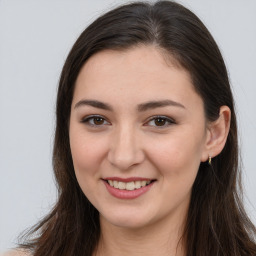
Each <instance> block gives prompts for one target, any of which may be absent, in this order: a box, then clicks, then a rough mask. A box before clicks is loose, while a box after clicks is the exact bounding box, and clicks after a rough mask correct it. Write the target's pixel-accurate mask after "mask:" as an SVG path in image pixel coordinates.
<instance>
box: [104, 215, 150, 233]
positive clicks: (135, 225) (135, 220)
mask: <svg viewBox="0 0 256 256" xmlns="http://www.w3.org/2000/svg"><path fill="white" fill-rule="evenodd" d="M100 219H101V222H102V221H103V222H104V223H108V224H111V225H114V226H116V227H120V228H127V229H139V228H143V227H145V226H147V225H148V224H149V223H150V220H148V217H146V216H145V215H143V214H140V215H139V216H136V214H134V213H126V214H124V213H122V214H113V213H112V214H107V215H104V216H103V215H101V214H100Z"/></svg>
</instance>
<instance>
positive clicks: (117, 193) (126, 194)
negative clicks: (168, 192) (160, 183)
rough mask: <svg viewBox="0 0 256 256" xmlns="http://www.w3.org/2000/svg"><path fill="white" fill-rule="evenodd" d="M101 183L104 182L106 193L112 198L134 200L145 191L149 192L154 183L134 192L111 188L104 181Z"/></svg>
mask: <svg viewBox="0 0 256 256" xmlns="http://www.w3.org/2000/svg"><path fill="white" fill-rule="evenodd" d="M103 182H104V184H105V186H106V188H107V190H108V192H109V193H110V194H111V195H112V196H114V197H116V198H119V199H135V198H137V197H139V196H141V195H143V194H145V193H146V192H147V191H149V190H150V189H151V188H152V186H153V184H154V183H155V182H152V183H150V184H149V185H147V186H145V187H141V188H138V189H135V190H124V189H118V188H114V187H111V186H110V185H109V184H108V182H106V181H103Z"/></svg>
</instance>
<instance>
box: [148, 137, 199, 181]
mask: <svg viewBox="0 0 256 256" xmlns="http://www.w3.org/2000/svg"><path fill="white" fill-rule="evenodd" d="M154 145H155V147H154V149H153V150H152V152H150V153H149V154H151V156H152V161H153V163H154V165H155V166H156V168H157V169H158V170H159V172H160V173H161V174H162V175H163V176H164V177H166V178H167V177H170V178H171V179H170V180H171V181H174V180H175V182H178V181H179V182H181V183H183V182H186V180H191V179H192V180H194V178H195V176H196V174H197V171H198V168H199V165H200V157H201V148H202V146H201V141H200V140H199V139H196V138H191V136H185V134H182V136H178V135H177V136H172V137H170V138H167V139H164V140H163V141H162V142H161V143H154Z"/></svg>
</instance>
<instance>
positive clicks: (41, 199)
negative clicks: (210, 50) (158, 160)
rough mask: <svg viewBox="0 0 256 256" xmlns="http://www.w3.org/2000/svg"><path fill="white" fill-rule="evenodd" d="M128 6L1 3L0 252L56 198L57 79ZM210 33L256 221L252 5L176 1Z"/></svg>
mask: <svg viewBox="0 0 256 256" xmlns="http://www.w3.org/2000/svg"><path fill="white" fill-rule="evenodd" d="M122 2H127V1H112V0H94V1H89V0H84V1H82V0H2V1H1V0H0V251H1V250H6V249H7V248H9V247H11V246H14V242H15V241H16V237H17V235H18V234H19V233H20V232H21V231H22V230H24V229H25V228H28V227H29V226H31V225H33V224H35V223H36V222H37V221H38V220H39V218H41V217H42V216H43V215H44V214H46V213H47V211H48V210H49V208H50V207H51V206H52V205H53V203H54V201H55V198H56V191H55V185H54V181H53V176H52V167H51V153H52V152H51V150H52V144H53V130H54V104H55V96H56V88H57V83H58V78H59V74H60V71H61V68H62V65H63V63H64V60H65V57H66V56H67V54H68V52H69V50H70V48H71V46H72V44H73V43H74V41H75V39H76V38H77V37H78V35H79V34H80V33H81V31H82V30H83V29H84V28H85V27H86V26H87V25H88V24H89V23H90V22H92V21H93V20H94V19H95V18H96V17H98V16H99V15H100V14H102V13H103V12H105V11H107V10H109V9H110V8H112V7H114V6H116V5H117V4H120V3H122ZM180 2H181V3H183V4H185V6H187V7H189V8H190V9H191V10H193V11H194V12H195V13H196V14H197V15H198V16H199V17H200V18H201V19H202V20H203V22H204V23H205V24H206V25H207V27H208V28H209V30H210V31H211V32H212V34H213V36H214V37H215V39H216V41H217V43H218V44H219V46H220V49H221V51H222V53H223V55H224V59H225V61H226V64H227V67H228V70H229V74H230V78H231V83H232V86H233V91H234V96H235V100H236V105H237V109H238V124H239V129H240V141H241V145H242V147H241V149H242V156H243V162H244V175H243V178H244V184H245V192H246V198H245V199H246V208H247V209H248V213H249V215H250V216H251V217H252V219H253V221H254V223H256V210H255V207H256V193H255V186H256V168H255V165H256V163H255V155H256V150H255V147H256V114H255V110H256V102H255V97H256V1H255V0H214V1H212V0H183V1H180Z"/></svg>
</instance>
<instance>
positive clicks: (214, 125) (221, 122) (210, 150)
mask: <svg viewBox="0 0 256 256" xmlns="http://www.w3.org/2000/svg"><path fill="white" fill-rule="evenodd" d="M230 120H231V111H230V109H229V107H227V106H222V107H221V108H220V113H219V117H218V119H217V120H216V121H214V122H210V123H209V124H208V126H207V135H206V141H205V147H204V150H203V153H202V157H201V161H202V162H205V161H207V160H208V159H209V156H210V157H211V158H213V157H215V156H217V155H218V154H220V152H221V151H222V149H223V148H224V146H225V144H226V141H227V137H228V133H229V128H230Z"/></svg>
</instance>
